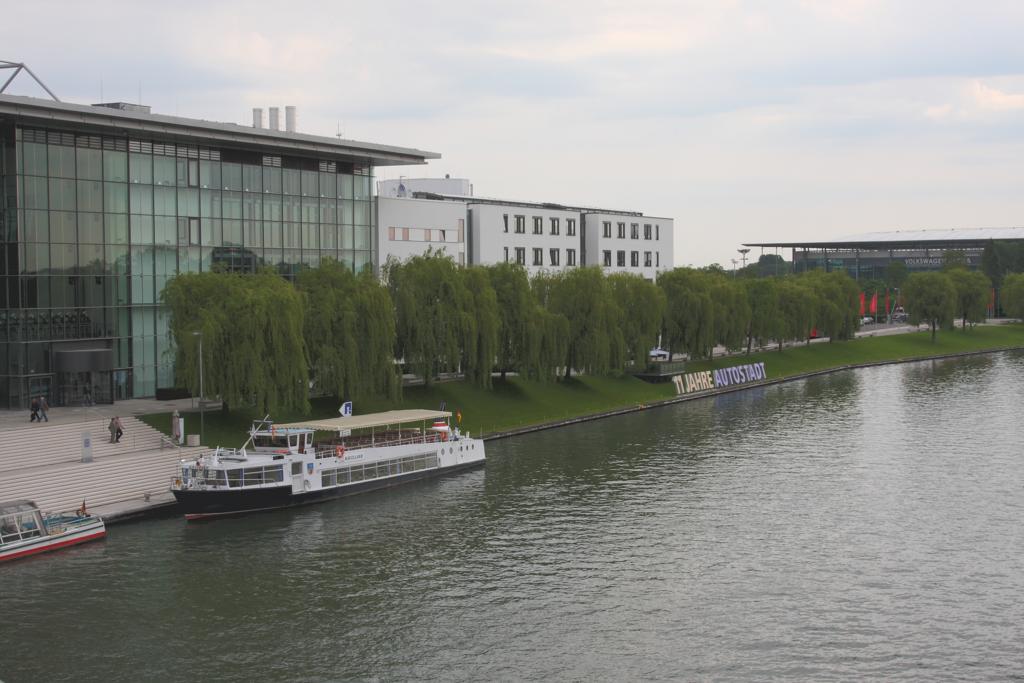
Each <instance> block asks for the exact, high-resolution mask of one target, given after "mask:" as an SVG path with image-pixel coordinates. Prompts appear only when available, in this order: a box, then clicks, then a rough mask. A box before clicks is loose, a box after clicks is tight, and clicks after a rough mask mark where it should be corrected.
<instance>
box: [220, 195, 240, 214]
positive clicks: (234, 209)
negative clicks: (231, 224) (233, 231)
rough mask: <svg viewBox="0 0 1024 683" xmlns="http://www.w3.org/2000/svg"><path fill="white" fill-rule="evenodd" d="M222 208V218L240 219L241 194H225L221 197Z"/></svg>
mask: <svg viewBox="0 0 1024 683" xmlns="http://www.w3.org/2000/svg"><path fill="white" fill-rule="evenodd" d="M221 201H222V208H221V212H222V213H223V215H224V218H241V217H242V193H241V192H225V193H224V194H223V196H222V199H221Z"/></svg>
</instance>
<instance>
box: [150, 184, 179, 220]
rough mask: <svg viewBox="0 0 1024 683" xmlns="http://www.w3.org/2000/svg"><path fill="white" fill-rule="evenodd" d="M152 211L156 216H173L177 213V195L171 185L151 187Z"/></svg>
mask: <svg viewBox="0 0 1024 683" xmlns="http://www.w3.org/2000/svg"><path fill="white" fill-rule="evenodd" d="M153 213H154V214H156V215H157V216H174V215H177V213H178V195H177V190H175V189H174V188H173V187H162V186H157V187H154V188H153Z"/></svg>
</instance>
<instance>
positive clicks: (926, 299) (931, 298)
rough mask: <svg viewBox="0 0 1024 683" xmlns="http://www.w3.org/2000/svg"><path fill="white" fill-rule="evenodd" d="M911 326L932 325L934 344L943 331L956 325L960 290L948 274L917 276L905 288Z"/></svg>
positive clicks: (908, 280)
mask: <svg viewBox="0 0 1024 683" xmlns="http://www.w3.org/2000/svg"><path fill="white" fill-rule="evenodd" d="M903 300H904V301H905V302H906V307H907V314H908V315H909V316H910V322H912V323H914V324H915V325H916V324H918V323H920V322H925V323H928V325H929V326H930V327H931V330H932V343H934V342H935V333H936V332H937V331H938V328H939V327H948V326H951V325H952V324H953V316H955V315H956V288H955V287H953V283H952V281H951V280H950V279H949V276H948V275H947V274H946V273H941V272H931V273H914V274H912V275H910V276H909V277H908V278H907V281H906V282H905V283H904V285H903Z"/></svg>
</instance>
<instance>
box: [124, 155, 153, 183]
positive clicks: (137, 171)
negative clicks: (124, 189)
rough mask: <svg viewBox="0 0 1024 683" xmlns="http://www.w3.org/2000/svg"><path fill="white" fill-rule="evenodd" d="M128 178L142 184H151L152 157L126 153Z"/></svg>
mask: <svg viewBox="0 0 1024 683" xmlns="http://www.w3.org/2000/svg"><path fill="white" fill-rule="evenodd" d="M128 180H129V182H132V183H141V184H143V185H152V184H153V157H152V155H150V154H139V153H136V152H132V153H131V154H130V155H128Z"/></svg>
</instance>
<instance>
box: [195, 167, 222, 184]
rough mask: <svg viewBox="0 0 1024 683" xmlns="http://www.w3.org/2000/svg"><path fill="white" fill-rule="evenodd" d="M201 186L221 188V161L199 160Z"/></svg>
mask: <svg viewBox="0 0 1024 683" xmlns="http://www.w3.org/2000/svg"><path fill="white" fill-rule="evenodd" d="M199 187H203V188H208V189H217V190H219V189H220V188H221V178H220V162H219V161H206V160H202V161H200V162H199Z"/></svg>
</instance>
